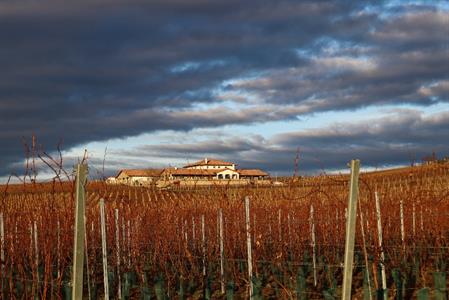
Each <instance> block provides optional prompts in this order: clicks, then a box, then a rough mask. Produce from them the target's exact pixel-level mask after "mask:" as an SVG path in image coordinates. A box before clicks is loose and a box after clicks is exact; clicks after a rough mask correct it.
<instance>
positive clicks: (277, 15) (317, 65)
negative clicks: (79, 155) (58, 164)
mask: <svg viewBox="0 0 449 300" xmlns="http://www.w3.org/2000/svg"><path fill="white" fill-rule="evenodd" d="M365 4H366V3H365V2H356V1H302V2H298V1H276V2H265V1H244V2H242V1H237V0H235V1H203V0H194V1H151V2H147V1H137V0H133V1H126V3H125V2H123V1H105V0H95V1H76V2H74V1H52V0H47V1H39V2H34V1H20V2H19V1H15V2H13V1H11V2H5V1H4V2H1V3H0V40H1V44H2V46H1V47H0V67H1V70H2V72H0V126H1V128H2V131H1V132H0V145H1V149H2V150H1V152H0V154H1V156H0V157H1V158H0V165H2V166H7V165H8V164H10V163H11V162H14V161H17V160H18V159H19V158H21V157H23V153H22V152H21V149H22V147H21V137H22V136H26V137H29V136H31V135H32V134H36V135H37V136H38V139H39V141H40V142H41V143H42V144H44V145H46V147H48V148H50V149H51V148H52V147H53V145H56V143H57V142H58V141H59V139H60V138H63V139H64V141H65V147H68V148H69V147H71V146H74V145H78V144H81V143H85V142H89V141H99V140H107V139H110V138H117V137H125V136H133V135H137V134H140V133H143V132H152V131H155V130H163V129H173V130H190V129H194V128H201V127H218V126H222V125H226V124H245V123H246V124H253V123H257V122H264V121H266V120H288V119H295V118H297V117H298V116H301V115H305V114H308V113H313V112H316V111H330V110H339V109H353V108H357V107H362V106H367V105H373V104H385V103H418V104H422V105H427V104H430V103H435V102H439V101H447V100H448V89H447V82H448V78H447V74H448V73H449V70H448V60H447V38H446V37H447V33H448V32H447V31H448V26H447V16H448V14H447V12H444V11H441V10H440V9H438V7H437V5H435V6H432V5H428V6H422V7H419V9H418V8H417V7H416V6H414V5H402V6H396V7H393V8H388V9H387V8H383V7H382V6H378V5H376V4H373V5H371V6H370V7H372V8H374V9H372V10H366V9H365ZM385 12H388V13H389V14H388V15H386V16H384V15H382V14H383V13H385ZM332 43H334V44H335V45H336V46H337V48H336V49H333V48H332V47H330V46H331V45H333V44H332ZM335 45H334V46H335ZM345 45H346V46H345ZM334 48H335V47H334ZM329 49H330V50H329ZM329 51H330V52H329ZM242 79H245V81H242ZM229 81H232V83H228V84H227V85H225V83H226V82H229ZM251 95H256V96H257V100H253V102H252V104H253V106H251V107H245V108H239V107H237V108H236V109H235V111H232V110H230V109H229V108H228V109H226V108H225V107H224V106H223V107H222V106H221V102H222V101H224V100H230V101H235V102H238V101H243V102H245V101H247V96H251ZM254 101H255V102H254ZM199 104H202V105H206V104H214V105H218V107H219V108H215V109H214V108H206V109H202V110H199V109H198V108H197V105H199ZM224 115H226V116H224ZM209 146H210V145H209ZM5 171H7V170H5V169H4V168H2V172H5Z"/></svg>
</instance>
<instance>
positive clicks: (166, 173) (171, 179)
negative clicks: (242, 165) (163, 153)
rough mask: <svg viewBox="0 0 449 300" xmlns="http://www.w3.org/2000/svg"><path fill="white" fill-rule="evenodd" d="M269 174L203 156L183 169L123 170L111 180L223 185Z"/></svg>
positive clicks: (257, 179) (260, 180) (259, 179)
mask: <svg viewBox="0 0 449 300" xmlns="http://www.w3.org/2000/svg"><path fill="white" fill-rule="evenodd" d="M269 182H270V181H269V176H268V173H266V172H264V171H262V170H259V169H237V167H236V164H235V163H232V162H226V161H222V160H218V159H208V158H205V159H202V160H200V161H197V162H195V163H191V164H188V165H186V166H184V167H182V168H166V169H141V170H120V171H119V172H118V174H117V176H115V180H108V183H115V184H126V185H135V186H149V185H154V184H155V185H157V186H160V187H165V186H170V185H173V184H175V185H187V186H188V185H222V184H234V185H239V184H240V185H241V184H256V183H257V184H264V183H269Z"/></svg>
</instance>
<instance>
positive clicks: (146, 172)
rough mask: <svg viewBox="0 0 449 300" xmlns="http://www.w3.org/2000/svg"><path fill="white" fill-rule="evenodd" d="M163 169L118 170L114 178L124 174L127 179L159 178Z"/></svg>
mask: <svg viewBox="0 0 449 300" xmlns="http://www.w3.org/2000/svg"><path fill="white" fill-rule="evenodd" d="M163 171H164V169H128V170H120V171H119V172H118V174H117V176H115V177H119V175H120V174H121V173H125V174H126V175H127V176H128V177H158V176H161V174H162V172H163Z"/></svg>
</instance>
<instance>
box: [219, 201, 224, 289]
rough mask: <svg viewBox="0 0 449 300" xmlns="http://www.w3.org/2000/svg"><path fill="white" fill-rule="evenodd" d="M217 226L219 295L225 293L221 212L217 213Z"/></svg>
mask: <svg viewBox="0 0 449 300" xmlns="http://www.w3.org/2000/svg"><path fill="white" fill-rule="evenodd" d="M218 224H219V242H220V285H221V293H222V294H224V293H225V278H224V245H223V210H222V209H221V208H220V210H219V211H218Z"/></svg>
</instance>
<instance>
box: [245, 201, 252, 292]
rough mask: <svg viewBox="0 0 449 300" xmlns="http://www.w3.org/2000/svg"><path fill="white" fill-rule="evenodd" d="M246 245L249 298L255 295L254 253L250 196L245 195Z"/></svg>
mask: <svg viewBox="0 0 449 300" xmlns="http://www.w3.org/2000/svg"><path fill="white" fill-rule="evenodd" d="M245 220H246V247H247V251H248V279H249V299H252V297H253V255H252V246H251V222H250V215H249V197H248V196H246V197H245Z"/></svg>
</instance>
